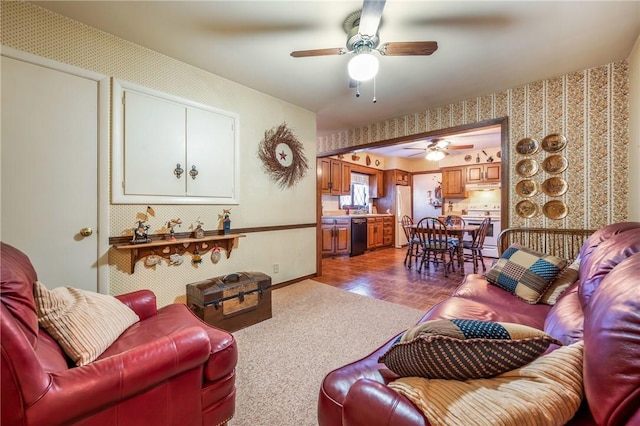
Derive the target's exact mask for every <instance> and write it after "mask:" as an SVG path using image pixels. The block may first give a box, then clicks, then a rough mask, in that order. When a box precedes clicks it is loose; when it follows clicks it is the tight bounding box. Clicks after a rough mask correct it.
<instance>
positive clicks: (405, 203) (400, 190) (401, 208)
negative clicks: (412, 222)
mask: <svg viewBox="0 0 640 426" xmlns="http://www.w3.org/2000/svg"><path fill="white" fill-rule="evenodd" d="M394 213H395V215H396V239H395V241H396V248H401V247H402V246H406V245H407V237H406V235H405V233H404V229H403V228H402V222H401V220H402V216H404V215H407V216H409V217H411V187H410V186H403V185H396V211H395V212H394Z"/></svg>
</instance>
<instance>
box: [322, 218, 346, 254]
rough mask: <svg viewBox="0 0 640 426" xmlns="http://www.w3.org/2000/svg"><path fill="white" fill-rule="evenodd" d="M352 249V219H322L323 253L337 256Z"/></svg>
mask: <svg viewBox="0 0 640 426" xmlns="http://www.w3.org/2000/svg"><path fill="white" fill-rule="evenodd" d="M350 251H351V219H350V218H344V219H342V218H340V219H335V218H331V219H322V255H323V256H335V255H342V254H349V252H350Z"/></svg>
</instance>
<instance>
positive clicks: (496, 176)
mask: <svg viewBox="0 0 640 426" xmlns="http://www.w3.org/2000/svg"><path fill="white" fill-rule="evenodd" d="M500 166H501V164H500V163H486V164H475V165H472V166H467V174H466V183H489V182H500V168H501V167H500Z"/></svg>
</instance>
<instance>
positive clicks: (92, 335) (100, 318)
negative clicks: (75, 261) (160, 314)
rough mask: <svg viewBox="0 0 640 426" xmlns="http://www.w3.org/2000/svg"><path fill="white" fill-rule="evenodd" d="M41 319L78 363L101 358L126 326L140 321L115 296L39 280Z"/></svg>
mask: <svg viewBox="0 0 640 426" xmlns="http://www.w3.org/2000/svg"><path fill="white" fill-rule="evenodd" d="M33 293H34V298H35V302H36V307H37V309H38V322H39V323H40V326H42V327H43V328H44V329H45V330H47V332H48V333H49V334H50V335H51V337H53V338H54V339H55V340H56V342H58V344H59V345H60V346H61V347H62V349H63V350H64V351H65V353H66V354H67V355H68V356H69V358H71V359H72V360H73V362H75V363H76V365H78V366H81V365H87V364H89V363H91V362H93V361H94V360H95V359H96V358H98V357H99V356H100V355H101V354H102V353H103V352H104V351H105V350H106V349H107V348H108V347H109V346H111V344H112V343H113V342H115V341H116V339H117V338H118V336H120V335H121V334H122V332H124V331H125V330H126V329H127V328H129V327H130V326H131V325H133V324H135V323H136V322H138V321H140V319H139V318H138V316H137V315H136V314H135V312H133V311H132V310H131V309H130V308H129V307H128V306H126V305H125V304H124V303H122V302H120V301H119V300H118V299H116V298H115V297H113V296H109V295H106V294H98V293H94V292H90V291H85V290H80V289H75V288H71V287H58V288H55V289H53V290H49V289H47V288H46V287H45V286H44V284H42V283H41V282H39V281H36V283H35V285H34V291H33Z"/></svg>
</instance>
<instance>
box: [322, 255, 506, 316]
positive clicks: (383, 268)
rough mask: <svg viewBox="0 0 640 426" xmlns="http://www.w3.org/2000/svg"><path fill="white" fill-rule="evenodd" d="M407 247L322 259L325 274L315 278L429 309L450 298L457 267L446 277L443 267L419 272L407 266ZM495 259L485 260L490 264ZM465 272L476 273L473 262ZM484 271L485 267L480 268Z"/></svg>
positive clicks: (457, 280)
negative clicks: (405, 260)
mask: <svg viewBox="0 0 640 426" xmlns="http://www.w3.org/2000/svg"><path fill="white" fill-rule="evenodd" d="M405 250H406V249H404V248H403V249H396V248H385V249H379V250H375V251H371V252H366V253H365V254H362V255H360V256H354V257H348V256H342V257H332V258H325V259H323V260H322V276H319V277H315V278H314V280H315V281H319V282H322V283H325V284H329V285H332V286H334V287H337V288H341V289H343V290H348V291H351V292H353V293H358V294H362V295H365V296H370V297H374V298H376V299H380V300H386V301H388V302H392V303H397V304H399V305H404V306H408V307H411V308H416V309H421V310H424V311H426V310H427V309H429V308H430V307H431V306H433V305H434V304H436V303H438V302H439V301H441V300H443V299H445V298H446V297H448V296H449V295H450V294H451V293H452V292H453V291H454V290H455V289H456V287H458V285H459V284H460V283H461V282H462V280H463V278H464V277H463V275H461V274H460V273H459V271H458V270H456V272H455V273H451V272H450V273H449V277H448V278H445V276H444V273H443V269H442V266H439V267H438V268H435V269H434V267H433V265H431V266H430V267H429V268H426V267H425V268H423V269H422V272H418V271H417V270H416V269H415V267H413V266H412V267H411V268H407V267H406V266H404V263H403V261H404V256H405V253H406V251H405ZM492 260H493V259H485V263H486V265H487V267H489V265H490V262H491V261H492ZM465 269H466V273H467V274H470V273H472V272H473V267H472V265H471V264H466V265H465ZM480 270H482V269H480Z"/></svg>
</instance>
